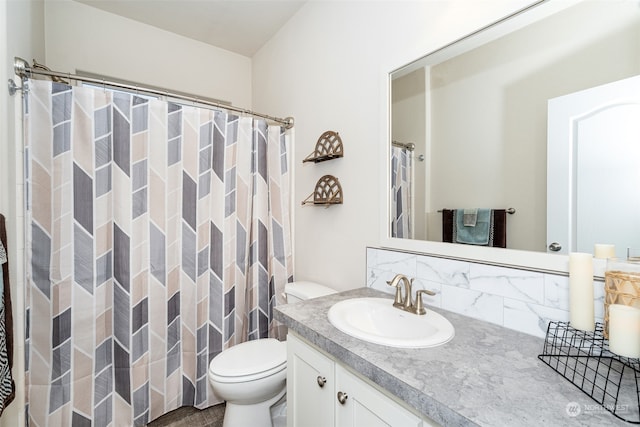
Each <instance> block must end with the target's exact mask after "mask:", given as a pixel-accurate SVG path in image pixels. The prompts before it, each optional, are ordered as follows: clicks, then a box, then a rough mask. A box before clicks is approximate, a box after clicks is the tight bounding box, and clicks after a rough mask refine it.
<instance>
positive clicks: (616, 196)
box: [386, 0, 640, 259]
mask: <svg viewBox="0 0 640 427" xmlns="http://www.w3.org/2000/svg"><path fill="white" fill-rule="evenodd" d="M638 75H640V2H638V1H637V0H610V1H609V0H608V1H594V0H585V1H580V2H571V3H568V2H562V1H554V0H552V1H541V2H537V3H536V4H533V5H531V6H530V7H528V8H527V9H525V10H523V11H520V12H519V13H517V14H515V15H513V16H510V17H508V18H505V19H504V20H502V21H500V22H498V23H496V24H494V25H491V26H489V27H487V28H485V29H484V30H482V31H479V32H477V33H475V34H473V35H471V36H468V37H465V38H463V39H461V40H459V41H457V42H455V43H452V44H451V45H449V46H446V47H444V48H442V49H439V50H437V51H435V52H433V53H432V54H429V55H426V56H424V57H422V58H420V59H418V60H416V61H415V62H413V63H411V64H408V65H406V66H403V67H401V68H399V69H397V70H395V71H393V72H392V73H391V74H390V76H389V84H390V95H389V98H390V99H389V103H390V114H389V116H390V119H389V120H390V130H389V134H390V141H389V147H388V154H389V155H388V162H389V166H388V167H389V174H388V175H389V176H388V177H387V179H388V184H387V187H388V203H389V206H388V218H389V222H388V223H387V231H386V233H387V236H390V238H391V240H394V241H396V242H397V241H398V239H403V240H404V239H410V240H413V241H427V242H443V237H444V236H443V229H444V230H445V234H446V228H447V227H448V226H449V224H450V219H447V217H446V216H443V210H444V211H445V213H447V212H448V211H449V210H454V211H455V212H458V213H461V212H462V211H459V209H468V213H470V214H472V216H471V217H470V218H472V219H475V218H477V217H474V216H473V214H475V213H476V212H475V211H473V210H472V209H475V208H488V209H493V210H496V211H500V210H502V209H511V211H512V212H514V213H512V214H506V215H505V218H506V224H505V229H504V230H500V231H499V232H501V233H502V232H504V233H506V248H507V249H514V250H518V251H525V253H529V254H532V253H534V254H533V255H530V256H533V257H538V258H539V255H535V253H537V254H553V253H563V254H566V253H568V252H577V251H580V252H591V251H592V250H593V244H594V242H599V243H610V244H615V245H616V248H617V249H618V251H623V250H624V251H626V247H635V248H640V232H638V229H640V227H638V224H637V222H638V221H640V186H638V183H640V168H639V167H638V166H637V165H638V164H640V152H639V151H638V146H640V86H638V85H640V80H638V79H633V77H634V76H638ZM625 80H629V81H630V82H631V84H632V86H625V88H626V89H622V92H623V93H624V92H625V91H626V92H627V94H629V95H630V96H629V99H627V98H625V96H622V98H624V99H614V98H615V97H616V96H618V98H620V95H611V97H610V98H609V99H605V100H604V101H598V102H600V104H597V103H596V104H593V105H591V106H585V107H580V108H582V110H579V112H578V113H576V114H577V115H578V116H579V117H580V118H581V119H580V120H577V121H576V120H575V115H574V116H571V115H569V116H566V117H565V118H564V119H563V120H564V122H561V126H560V127H562V126H564V127H568V128H569V129H573V130H574V131H575V132H573V131H571V132H570V133H571V134H570V135H568V136H567V135H561V136H559V137H558V136H557V135H555V136H554V135H552V133H553V132H556V131H557V130H555V131H554V130H553V129H550V126H549V122H550V121H553V119H551V118H550V117H549V114H550V108H549V106H550V105H552V104H554V103H559V104H562V102H564V98H565V97H568V98H571V97H572V96H574V97H578V98H580V97H581V96H582V94H583V92H584V91H589V90H592V89H594V88H601V87H603V86H606V85H608V84H617V83H618V82H620V81H625ZM634 80H635V82H634ZM633 84H635V86H633ZM597 90H600V89H596V91H597ZM617 90H618V93H620V88H618V89H617ZM634 91H635V92H634ZM580 99H581V98H580ZM558 100H560V101H558ZM562 105H564V104H562ZM620 106H622V107H624V109H625V111H624V112H621V111H619V109H617V108H618V107H620ZM627 107H628V108H627ZM605 110H606V111H607V114H606V116H607V117H606V118H599V119H598V120H600V121H598V123H596V124H593V123H590V122H589V123H584V122H585V121H587V122H588V120H586V119H585V120H582V118H587V119H589V118H591V116H593V113H594V111H597V112H599V111H605ZM577 111H578V110H577ZM602 116H605V115H604V114H603V115H602ZM610 117H614V121H612V122H608V121H607V120H609V118H610ZM634 117H635V119H633V118H634ZM615 120H617V121H615ZM629 123H630V124H631V125H630V126H629V127H628V128H624V130H623V131H616V132H611V133H608V132H607V131H606V129H607V127H608V128H609V129H611V128H616V129H620V127H621V126H624V125H627V124H629ZM565 125H566V126H565ZM593 126H596V127H597V126H600V128H601V129H605V131H604V132H602V131H600V132H599V133H598V135H599V136H598V137H597V138H595V137H593V135H595V134H596V132H594V131H593V130H590V129H592V127H593ZM556 133H557V132H556ZM560 133H561V134H562V132H561V131H560ZM576 135H578V136H576ZM554 138H556V139H557V138H564V140H563V141H556V140H555V139H554ZM577 138H582V139H585V140H587V139H588V140H590V141H591V142H589V143H588V144H587V143H586V142H582V139H577ZM611 139H615V142H616V143H615V144H614V143H612V141H611ZM594 140H595V142H593V141H594ZM623 140H624V142H623ZM548 144H550V146H551V147H555V146H556V145H558V144H565V145H566V148H565V149H562V150H559V154H558V153H556V151H558V150H555V149H551V150H549V149H548ZM590 145H592V146H594V147H595V148H594V149H593V150H592V153H590V154H585V153H586V151H587V149H588V147H589V146H590ZM605 145H606V148H603V146H605ZM634 147H635V148H634ZM552 155H557V156H561V157H560V158H559V159H558V158H556V159H555V160H551V159H550V158H549V157H550V156H552ZM583 159H591V160H592V164H590V165H587V164H586V163H584V160H583ZM594 159H595V161H594ZM629 159H631V161H629ZM548 165H550V166H548ZM618 168H629V169H630V170H629V171H627V172H628V173H626V174H616V175H614V174H612V173H610V172H611V171H612V170H614V169H618ZM589 174H591V175H589ZM593 174H595V175H593ZM583 176H584V177H583ZM578 180H579V181H578ZM598 182H599V183H602V185H596V184H597V183H598ZM586 183H589V184H588V185H587V184H586ZM555 189H560V191H555ZM605 196H606V197H605ZM554 198H555V199H554ZM558 198H560V202H557V199H558ZM605 201H606V202H605ZM549 204H551V205H553V206H549ZM556 204H561V205H563V206H564V207H562V208H560V209H559V210H558V209H557V206H556ZM482 210H483V209H481V210H480V211H482ZM596 212H598V213H597V215H596V214H595V213H596ZM620 212H629V213H630V214H631V215H630V216H629V217H626V218H627V219H625V220H624V221H620V220H619V218H621V216H620ZM587 214H588V215H587ZM633 218H636V220H635V221H636V223H634V222H633ZM443 221H444V226H443ZM455 221H456V220H455V219H454V224H455ZM458 221H459V217H458ZM498 223H499V221H497V220H496V221H495V222H494V220H493V218H491V227H492V229H491V231H492V232H493V231H494V228H493V227H498V226H499V225H498ZM458 224H460V222H458ZM580 224H582V225H580ZM558 227H564V229H562V228H560V231H558V230H559V228H558ZM615 227H618V228H619V227H622V228H623V230H622V231H620V230H617V231H616V230H613V228H615ZM495 231H496V232H498V230H497V228H496V229H495ZM553 233H556V234H555V235H554V234H553ZM585 233H591V234H590V235H587V234H585ZM444 241H449V240H446V239H445V240H444ZM455 242H456V240H453V243H448V244H449V245H452V244H455ZM552 243H559V244H558V245H557V246H553V245H552ZM482 244H484V242H483V243H481V245H482ZM399 246H403V245H399ZM489 246H491V244H489ZM550 246H551V248H550ZM411 247H417V246H415V245H409V248H411ZM430 248H431V250H433V248H435V249H436V252H443V250H442V248H443V246H430ZM484 249H485V250H492V251H495V250H496V249H494V248H484ZM478 250H481V249H480V248H476V249H473V251H475V252H473V254H478V253H479V252H478ZM447 251H449V252H451V251H450V250H444V252H447ZM554 251H557V252H554ZM470 253H471V252H470ZM494 253H495V252H494ZM618 255H619V256H620V255H622V253H618ZM518 256H519V257H520V258H521V259H522V258H523V255H522V254H520V255H518ZM545 256H549V255H545ZM469 257H474V258H475V255H469ZM489 258H491V257H489ZM498 258H500V256H498ZM524 258H526V255H524Z"/></svg>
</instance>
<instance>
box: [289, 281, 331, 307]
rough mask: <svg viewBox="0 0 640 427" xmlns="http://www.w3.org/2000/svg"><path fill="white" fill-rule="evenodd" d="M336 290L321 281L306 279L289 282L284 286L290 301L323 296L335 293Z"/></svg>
mask: <svg viewBox="0 0 640 427" xmlns="http://www.w3.org/2000/svg"><path fill="white" fill-rule="evenodd" d="M336 292H337V291H336V290H335V289H331V288H329V287H327V286H324V285H321V284H319V283H315V282H306V281H300V282H291V283H287V284H286V285H285V288H284V293H285V294H286V296H287V302H288V303H293V302H298V301H304V300H308V299H311V298H317V297H322V296H325V295H330V294H335V293H336Z"/></svg>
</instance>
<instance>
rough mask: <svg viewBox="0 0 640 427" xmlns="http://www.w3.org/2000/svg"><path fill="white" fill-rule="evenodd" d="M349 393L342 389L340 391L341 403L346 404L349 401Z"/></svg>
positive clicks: (339, 399) (339, 400) (339, 398)
mask: <svg viewBox="0 0 640 427" xmlns="http://www.w3.org/2000/svg"><path fill="white" fill-rule="evenodd" d="M347 397H349V396H347V393H343V392H341V391H339V392H338V402H340V404H341V405H344V404H345V403H346V402H347Z"/></svg>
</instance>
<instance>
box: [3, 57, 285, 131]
mask: <svg viewBox="0 0 640 427" xmlns="http://www.w3.org/2000/svg"><path fill="white" fill-rule="evenodd" d="M33 62H34V67H32V66H30V65H29V63H28V62H27V61H25V60H24V59H22V58H18V57H15V58H14V63H13V68H14V71H15V73H16V74H17V75H18V76H20V78H29V77H30V76H31V75H33V74H39V75H43V76H49V77H52V78H55V79H54V80H57V81H60V80H59V79H67V80H76V81H81V82H86V83H93V84H96V85H102V86H110V87H115V88H119V89H126V90H129V91H136V92H141V93H144V94H150V95H156V96H164V97H168V98H174V99H180V100H183V101H189V102H193V103H197V104H202V105H207V106H210V107H214V108H218V109H221V110H229V111H234V112H237V113H240V114H246V115H250V116H254V117H260V118H262V119H265V120H270V121H272V122H276V123H279V124H281V125H283V126H284V127H285V129H291V128H292V127H293V125H294V119H293V117H286V118H284V119H283V118H280V117H274V116H269V115H267V114H261V113H256V112H255V111H251V110H246V109H244V108H238V107H234V106H232V105H225V104H222V103H218V102H212V101H207V100H204V99H199V98H197V97H195V96H189V95H184V94H178V93H172V92H169V91H166V90H165V91H163V90H158V89H153V88H148V87H142V86H135V85H129V84H125V83H118V82H114V81H109V80H105V79H96V78H93V77H86V76H80V75H77V74H70V73H62V72H58V71H51V70H49V69H48V68H46V67H44V66H42V65H39V64H37V63H36V61H35V60H34V61H33ZM36 64H37V65H38V66H39V67H38V68H36V67H35V65H36Z"/></svg>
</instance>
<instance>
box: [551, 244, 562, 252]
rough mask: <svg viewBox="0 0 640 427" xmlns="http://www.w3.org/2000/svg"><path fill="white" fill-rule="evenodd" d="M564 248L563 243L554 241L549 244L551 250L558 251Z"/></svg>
mask: <svg viewBox="0 0 640 427" xmlns="http://www.w3.org/2000/svg"><path fill="white" fill-rule="evenodd" d="M561 249H562V245H561V244H560V243H558V242H553V243H551V244H550V245H549V250H550V251H552V252H558V251H559V250H561Z"/></svg>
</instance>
